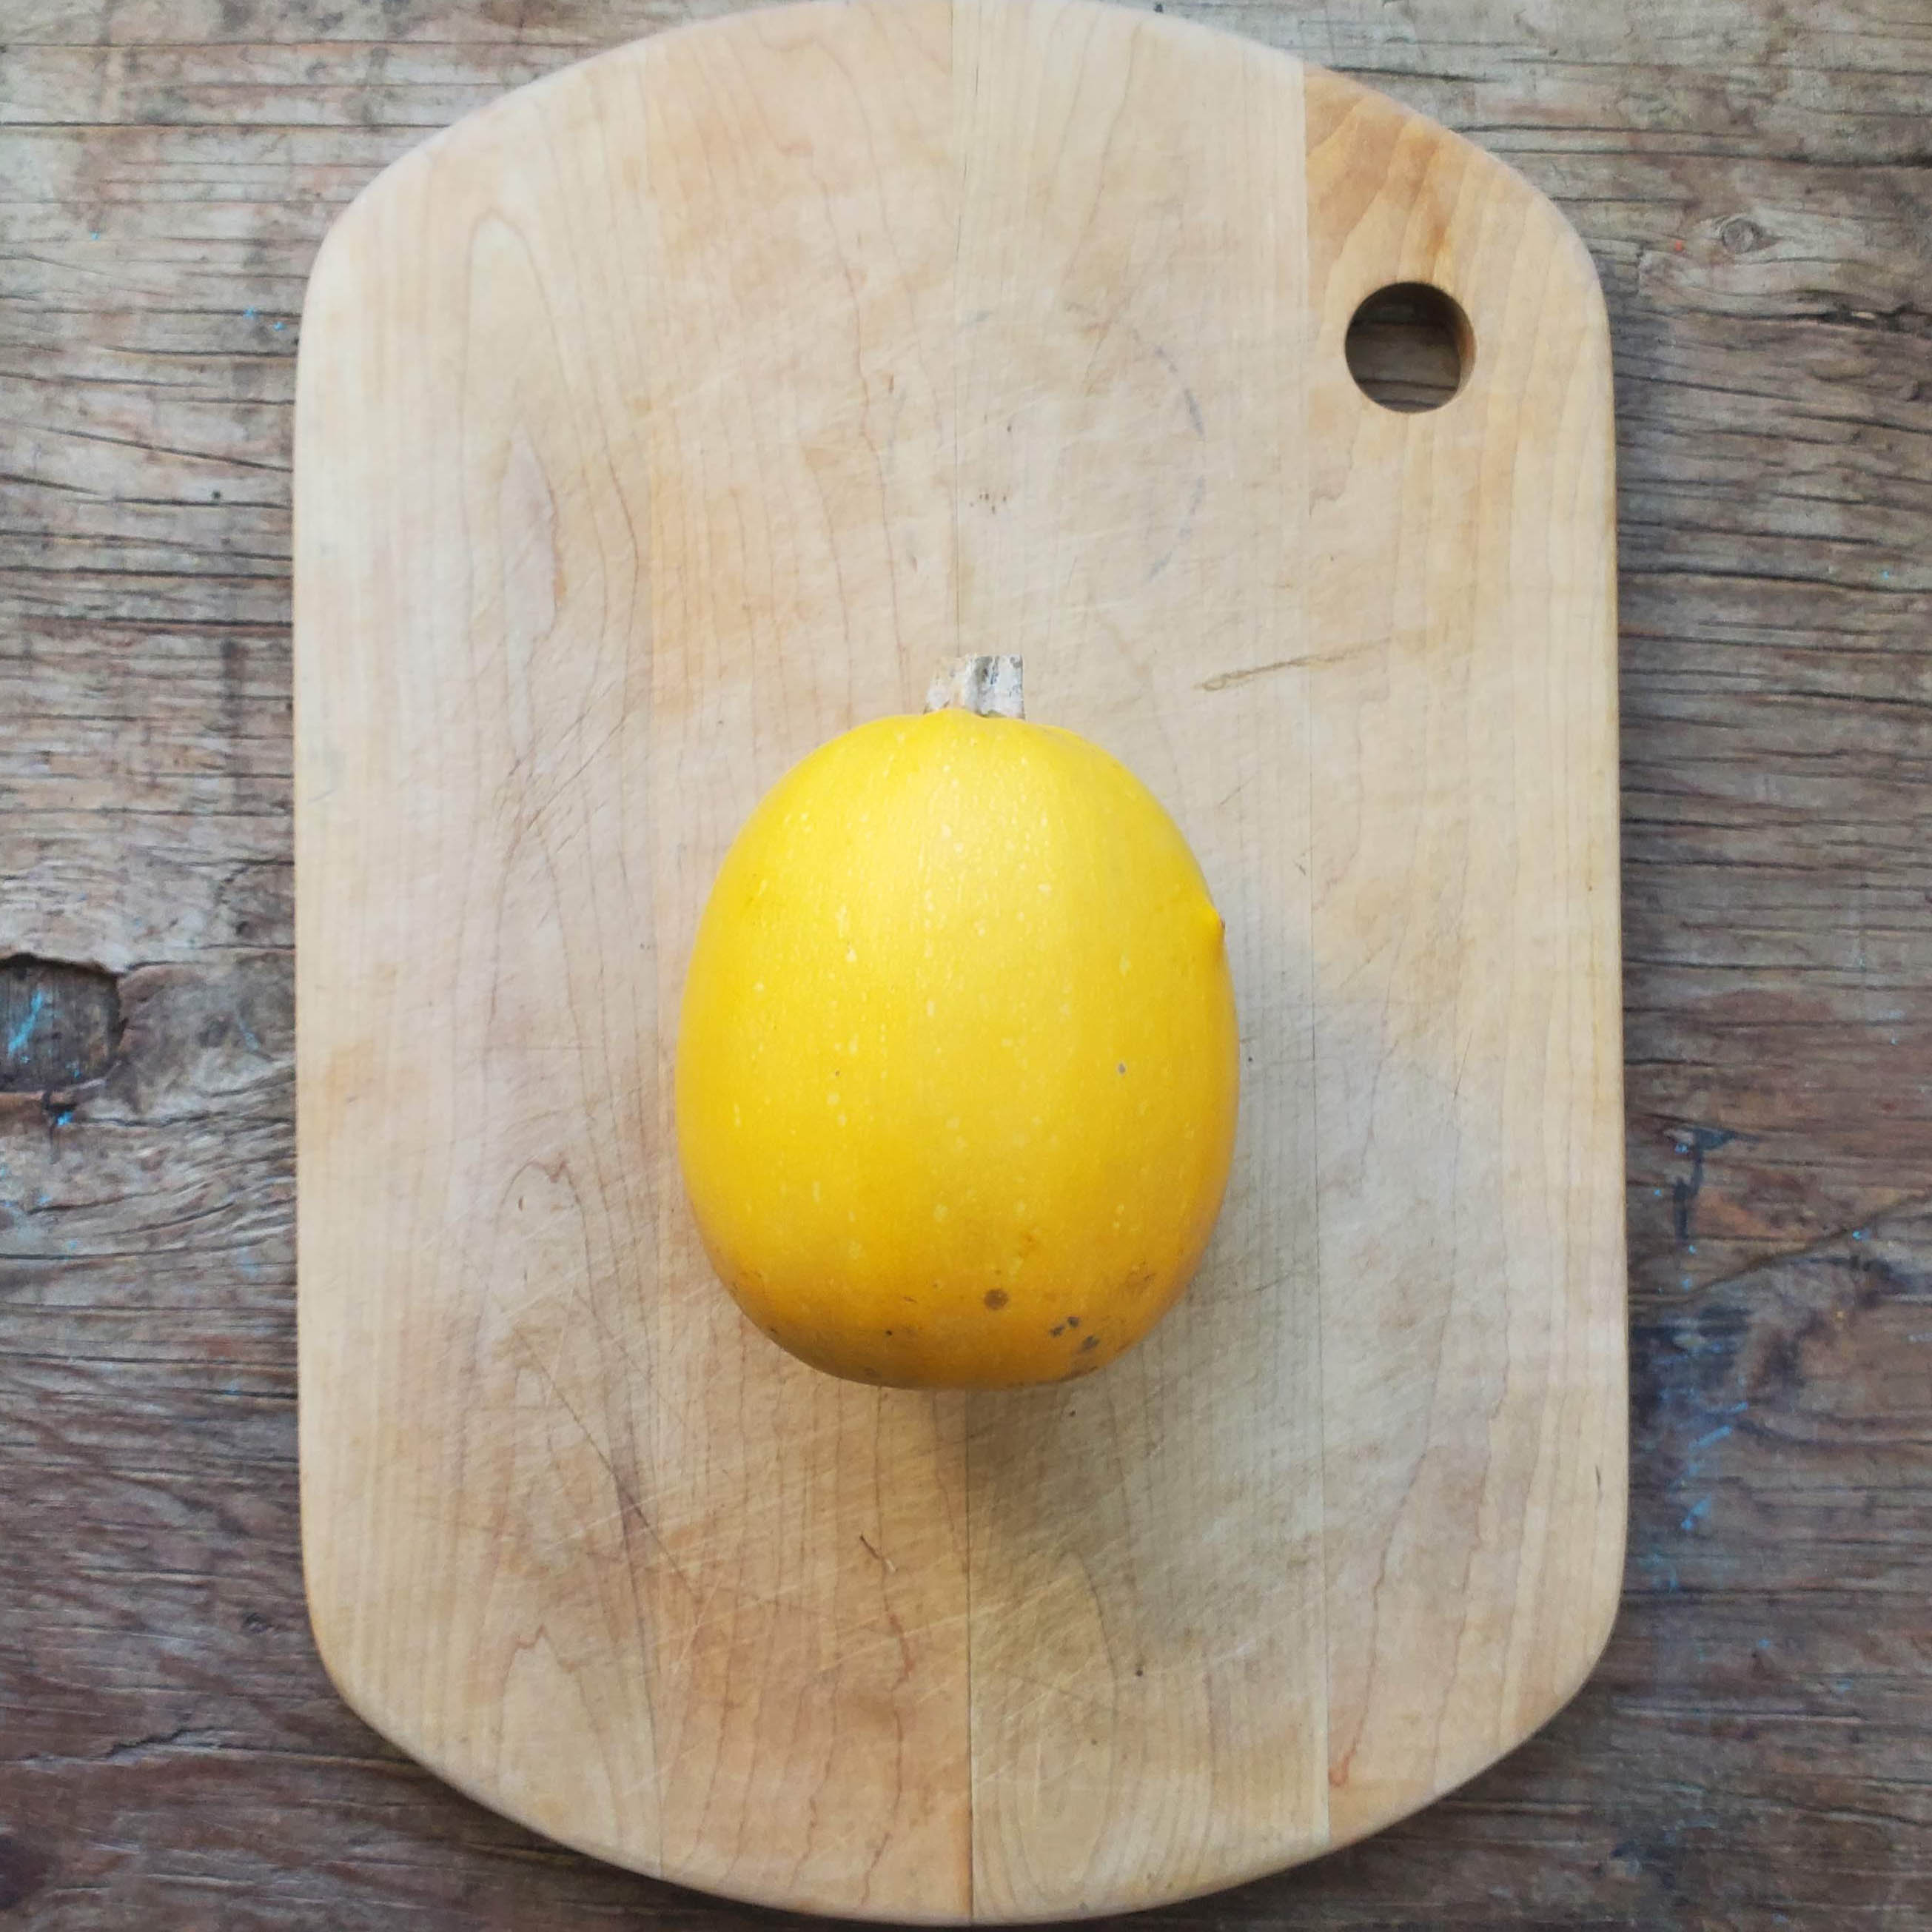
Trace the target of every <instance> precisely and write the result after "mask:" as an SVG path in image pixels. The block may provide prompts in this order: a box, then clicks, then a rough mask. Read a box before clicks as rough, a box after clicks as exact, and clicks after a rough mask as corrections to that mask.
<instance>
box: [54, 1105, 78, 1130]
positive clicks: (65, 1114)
mask: <svg viewBox="0 0 1932 1932" xmlns="http://www.w3.org/2000/svg"><path fill="white" fill-rule="evenodd" d="M73 1118H74V1109H72V1108H71V1107H62V1109H59V1110H58V1112H56V1113H55V1115H54V1125H55V1127H65V1126H66V1125H67V1124H68V1122H70V1121H71V1120H72V1119H73Z"/></svg>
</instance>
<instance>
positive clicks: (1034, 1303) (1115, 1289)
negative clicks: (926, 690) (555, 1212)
mask: <svg viewBox="0 0 1932 1932" xmlns="http://www.w3.org/2000/svg"><path fill="white" fill-rule="evenodd" d="M1238 1061H1239V1049H1238V1037H1237V1030H1236V1024H1235V1002H1234V994H1233V989H1232V984H1231V983H1230V980H1229V971H1228V963H1227V955H1226V947H1225V944H1224V942H1223V926H1222V921H1221V919H1220V915H1219V913H1217V912H1216V910H1215V909H1214V904H1213V903H1212V901H1211V900H1210V898H1209V897H1208V889H1207V886H1206V884H1205V882H1204V881H1203V880H1202V876H1201V871H1200V868H1199V866H1198V865H1196V862H1195V860H1194V857H1193V853H1191V852H1190V850H1188V847H1187V842H1186V841H1185V840H1184V838H1182V836H1181V833H1180V832H1179V830H1178V829H1177V827H1176V826H1175V824H1174V822H1173V821H1172V820H1171V819H1170V818H1169V817H1168V815H1167V814H1166V812H1165V811H1163V809H1162V808H1161V806H1160V804H1159V803H1158V802H1157V800H1156V799H1154V796H1153V795H1152V794H1151V793H1150V792H1149V791H1148V790H1147V788H1146V787H1145V786H1144V785H1142V784H1141V783H1140V781H1139V780H1138V779H1137V778H1135V777H1134V776H1133V774H1132V773H1131V772H1129V771H1128V770H1127V769H1126V767H1125V766H1123V765H1121V763H1118V761H1117V760H1115V759H1114V758H1112V757H1109V755H1108V754H1106V752H1104V751H1101V750H1100V749H1099V748H1098V747H1097V746H1095V745H1092V744H1091V743H1089V742H1088V741H1087V740H1085V739H1082V738H1081V737H1079V736H1076V734H1074V733H1072V732H1069V731H1064V730H1057V729H1055V728H1054V727H1050V726H1044V725H1040V724H1034V723H1031V722H1028V721H1024V720H1022V719H1019V718H1007V717H985V716H980V715H975V714H974V712H971V711H966V710H951V709H949V710H941V711H935V712H930V713H929V714H928V715H926V716H924V717H919V718H910V717H895V718H883V719H881V720H880V721H877V722H876V723H874V724H865V725H862V726H860V727H859V728H857V729H856V730H853V731H850V732H847V733H845V734H844V736H842V737H840V738H838V739H834V740H833V741H832V742H830V743H829V744H827V745H823V746H822V747H820V749H819V750H817V751H815V752H814V753H813V754H811V756H810V757H808V758H806V759H805V760H804V761H803V762H802V763H800V764H799V765H798V766H796V767H795V768H794V769H793V770H792V771H791V772H790V773H788V774H787V775H786V776H785V777H784V778H783V779H781V781H779V783H778V784H777V785H776V786H775V787H774V788H773V790H772V791H771V793H769V795H768V796H766V798H765V799H764V800H763V802H761V803H760V805H759V806H758V807H757V810H756V811H754V813H753V814H752V815H751V818H750V819H749V820H748V822H747V823H746V824H745V827H744V829H743V830H742V832H740V833H739V835H738V838H737V839H736V842H735V843H734V844H733V845H732V847H731V849H730V852H729V853H727V856H726V858H725V859H724V865H723V866H722V868H721V870H720V871H719V873H718V879H717V882H716V883H715V886H713V888H712V894H711V898H710V901H709V904H707V905H706V908H705V910H704V913H703V918H702V919H701V921H700V924H699V926H698V930H697V941H696V944H695V946H694V949H693V951H692V954H691V964H690V971H689V974H688V979H687V980H686V983H685V995H684V1009H683V1015H682V1024H681V1029H680V1033H679V1043H678V1061H677V1088H676V1100H677V1128H678V1138H679V1152H680V1154H681V1157H682V1162H683V1166H684V1174H685V1184H686V1186H687V1187H688V1190H689V1193H690V1196H691V1205H692V1206H693V1208H694V1210H695V1211H696V1214H697V1225H698V1228H699V1230H700V1232H701V1234H702V1235H703V1240H704V1243H705V1246H706V1250H708V1252H709V1255H710V1256H711V1259H712V1263H713V1265H715V1268H716V1269H717V1271H718V1274H719V1275H720V1276H721V1277H722V1278H723V1280H724V1282H725V1283H726V1285H727V1286H728V1287H729V1288H730V1290H731V1292H732V1293H733V1295H735V1296H736V1298H737V1300H738V1301H739V1304H741V1305H742V1307H743V1308H744V1310H745V1313H747V1314H748V1315H749V1316H750V1317H751V1319H752V1320H753V1321H754V1322H756V1323H757V1325H758V1326H759V1327H760V1328H762V1329H763V1331H765V1332H766V1334H768V1335H769V1336H770V1337H772V1339H773V1340H775V1341H777V1342H778V1343H781V1345H782V1346H784V1347H785V1348H787V1349H790V1351H791V1352H793V1354H794V1355H798V1356H800V1357H802V1358H803V1359H804V1360H805V1361H808V1362H810V1363H811V1364H814V1365H815V1366H816V1367H819V1368H821V1369H824V1370H829V1371H830V1372H831V1373H832V1374H834V1375H838V1376H849V1377H851V1378H853V1379H858V1380H862V1381H868V1382H880V1383H889V1384H897V1385H908V1386H920V1387H950V1388H1003V1387H1008V1386H1011V1385H1016V1384H1020V1383H1028V1382H1052V1381H1055V1380H1058V1379H1060V1378H1061V1377H1063V1376H1070V1375H1076V1374H1079V1373H1083V1372H1085V1371H1086V1370H1091V1369H1096V1368H1099V1367H1102V1366H1103V1364H1106V1363H1107V1362H1109V1361H1111V1360H1112V1358H1114V1357H1115V1356H1116V1355H1118V1354H1119V1353H1120V1352H1121V1350H1122V1349H1126V1348H1127V1347H1129V1346H1131V1345H1132V1344H1133V1343H1135V1342H1136V1341H1138V1340H1140V1338H1141V1337H1142V1336H1144V1335H1145V1334H1146V1333H1147V1332H1148V1330H1149V1329H1150V1328H1152V1327H1153V1325H1154V1323H1155V1322H1157V1321H1158V1320H1159V1319H1160V1316H1162V1315H1163V1313H1165V1312H1166V1310H1167V1309H1168V1307H1169V1306H1170V1305H1171V1304H1172V1302H1173V1301H1174V1300H1175V1297H1176V1296H1177V1295H1179V1293H1180V1292H1181V1289H1183V1288H1184V1287H1185V1286H1187V1281H1188V1280H1189V1278H1190V1276H1191V1275H1192V1274H1193V1272H1194V1271H1195V1268H1196V1265H1197V1264H1198V1263H1199V1261H1200V1259H1201V1255H1202V1250H1203V1249H1204V1248H1205V1246H1206V1244H1207V1241H1208V1235H1209V1233H1210V1232H1211V1229H1212V1228H1213V1226H1214V1218H1215V1216H1216V1214H1217V1212H1218V1211H1219V1209H1220V1202H1221V1196H1222V1194H1223V1190H1224V1189H1225V1187H1226V1182H1227V1176H1228V1169H1229V1161H1230V1160H1231V1158H1232V1150H1233V1145H1234V1137H1235V1112H1236V1103H1237V1097H1238V1085H1239V1071H1238Z"/></svg>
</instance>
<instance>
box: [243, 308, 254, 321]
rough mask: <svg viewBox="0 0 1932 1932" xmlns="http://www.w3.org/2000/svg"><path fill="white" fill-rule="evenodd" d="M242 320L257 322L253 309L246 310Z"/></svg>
mask: <svg viewBox="0 0 1932 1932" xmlns="http://www.w3.org/2000/svg"><path fill="white" fill-rule="evenodd" d="M242 320H243V321H244V322H253V321H254V320H255V311H254V309H253V308H245V309H244V310H243V311H242Z"/></svg>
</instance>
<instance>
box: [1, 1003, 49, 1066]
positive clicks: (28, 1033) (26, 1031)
mask: <svg viewBox="0 0 1932 1932" xmlns="http://www.w3.org/2000/svg"><path fill="white" fill-rule="evenodd" d="M46 1003H47V995H46V989H45V988H44V987H43V986H36V987H35V988H34V997H33V998H31V1000H29V1001H28V1002H27V1010H26V1013H25V1015H24V1016H23V1017H22V1019H21V1021H20V1025H18V1026H17V1027H16V1028H14V1029H13V1037H12V1038H11V1039H10V1040H8V1041H7V1053H8V1055H10V1056H11V1057H13V1058H18V1056H19V1055H21V1054H23V1053H25V1052H26V1050H27V1043H28V1040H31V1039H32V1038H33V1037H34V1023H35V1022H37V1020H38V1019H40V1009H41V1008H42V1007H44V1006H45V1005H46Z"/></svg>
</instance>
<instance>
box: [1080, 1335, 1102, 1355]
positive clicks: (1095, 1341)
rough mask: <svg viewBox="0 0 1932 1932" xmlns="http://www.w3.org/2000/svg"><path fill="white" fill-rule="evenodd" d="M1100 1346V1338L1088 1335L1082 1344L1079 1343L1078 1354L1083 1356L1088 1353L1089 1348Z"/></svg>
mask: <svg viewBox="0 0 1932 1932" xmlns="http://www.w3.org/2000/svg"><path fill="white" fill-rule="evenodd" d="M1099 1346H1100V1337H1099V1336H1097V1335H1089V1336H1088V1338H1087V1339H1086V1340H1085V1341H1084V1342H1082V1343H1081V1345H1080V1352H1081V1354H1082V1355H1085V1354H1086V1353H1087V1352H1088V1349H1097V1348H1098V1347H1099Z"/></svg>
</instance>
